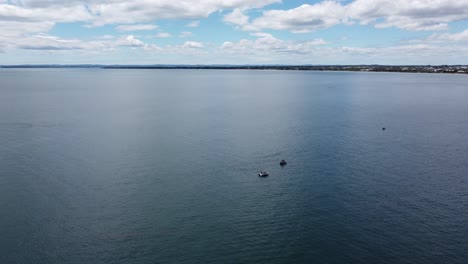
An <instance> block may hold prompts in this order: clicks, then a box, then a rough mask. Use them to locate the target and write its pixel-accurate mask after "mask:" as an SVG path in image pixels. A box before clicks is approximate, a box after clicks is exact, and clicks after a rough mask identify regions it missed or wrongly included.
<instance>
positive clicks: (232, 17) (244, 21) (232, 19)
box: [223, 8, 249, 27]
mask: <svg viewBox="0 0 468 264" xmlns="http://www.w3.org/2000/svg"><path fill="white" fill-rule="evenodd" d="M223 20H224V22H227V23H231V24H234V25H238V26H241V27H244V26H246V25H248V24H249V17H248V16H247V15H246V14H244V11H243V10H241V9H239V8H236V9H234V10H233V11H232V12H231V13H229V14H227V15H225V16H224V18H223Z"/></svg>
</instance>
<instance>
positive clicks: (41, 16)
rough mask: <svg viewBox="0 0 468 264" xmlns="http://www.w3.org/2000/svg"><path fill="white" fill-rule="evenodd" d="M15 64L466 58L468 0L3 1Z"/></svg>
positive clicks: (0, 50) (3, 32) (2, 41)
mask: <svg viewBox="0 0 468 264" xmlns="http://www.w3.org/2000/svg"><path fill="white" fill-rule="evenodd" d="M14 64H142V65H149V64H236V65H239V64H288V65H298V64H312V65H319V64H390V65H408V64H412V65H414V64H418V65H426V64H432V65H442V64H468V0H347V1H344V0H336V1H320V0H318V1H305V0H290V1H288V0H283V1H281V0H250V1H249V0H198V1H189V0H179V1H174V0H133V1H132V0H105V1H98V0H0V65H14Z"/></svg>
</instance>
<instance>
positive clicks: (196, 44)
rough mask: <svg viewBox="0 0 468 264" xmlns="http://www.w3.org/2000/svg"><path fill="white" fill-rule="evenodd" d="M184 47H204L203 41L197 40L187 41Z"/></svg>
mask: <svg viewBox="0 0 468 264" xmlns="http://www.w3.org/2000/svg"><path fill="white" fill-rule="evenodd" d="M182 47H183V48H190V49H199V48H203V43H201V42H196V41H186V42H185V43H184V44H183V45H182Z"/></svg>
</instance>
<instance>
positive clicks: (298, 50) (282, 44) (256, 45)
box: [220, 32, 327, 55]
mask: <svg viewBox="0 0 468 264" xmlns="http://www.w3.org/2000/svg"><path fill="white" fill-rule="evenodd" d="M252 35H253V36H255V37H256V39H255V40H248V39H242V40H240V41H238V42H230V41H227V42H224V43H223V45H222V46H221V48H220V50H221V52H222V53H227V54H243V55H247V54H251V55H253V54H269V55H274V53H276V54H292V53H293V54H305V53H309V52H311V51H313V50H314V49H315V48H316V47H318V46H322V45H326V44H327V42H326V41H324V40H323V39H313V40H308V41H286V40H281V39H277V38H275V37H274V36H273V35H271V34H268V33H262V32H260V33H254V34H252Z"/></svg>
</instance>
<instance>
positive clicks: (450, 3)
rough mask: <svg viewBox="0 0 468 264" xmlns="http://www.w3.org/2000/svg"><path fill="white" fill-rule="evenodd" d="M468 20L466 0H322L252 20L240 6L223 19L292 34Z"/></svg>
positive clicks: (415, 27) (431, 26) (440, 25)
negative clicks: (356, 26) (341, 26)
mask: <svg viewBox="0 0 468 264" xmlns="http://www.w3.org/2000/svg"><path fill="white" fill-rule="evenodd" d="M466 19H468V1H457V0H437V1H434V0H393V1H388V0H355V1H353V2H350V3H349V4H344V3H343V1H328V0H326V1H322V2H319V3H316V4H312V5H310V4H304V5H301V6H299V7H296V8H293V9H289V10H268V11H264V12H263V13H262V15H261V16H260V17H258V18H256V19H254V20H253V21H251V22H249V17H247V16H246V15H245V13H244V12H243V10H242V9H235V10H234V11H232V12H231V13H229V14H227V15H226V16H225V17H224V21H226V22H228V23H232V24H236V25H239V26H241V27H242V28H243V29H244V30H257V31H258V30H263V29H274V30H288V31H290V32H295V33H303V32H310V31H315V30H319V29H324V28H329V27H332V26H334V25H337V24H352V23H354V22H359V23H361V24H364V25H369V24H372V25H374V26H375V27H376V28H388V27H396V28H401V29H405V30H411V31H419V30H444V29H447V28H448V23H450V22H454V21H461V20H466Z"/></svg>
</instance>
